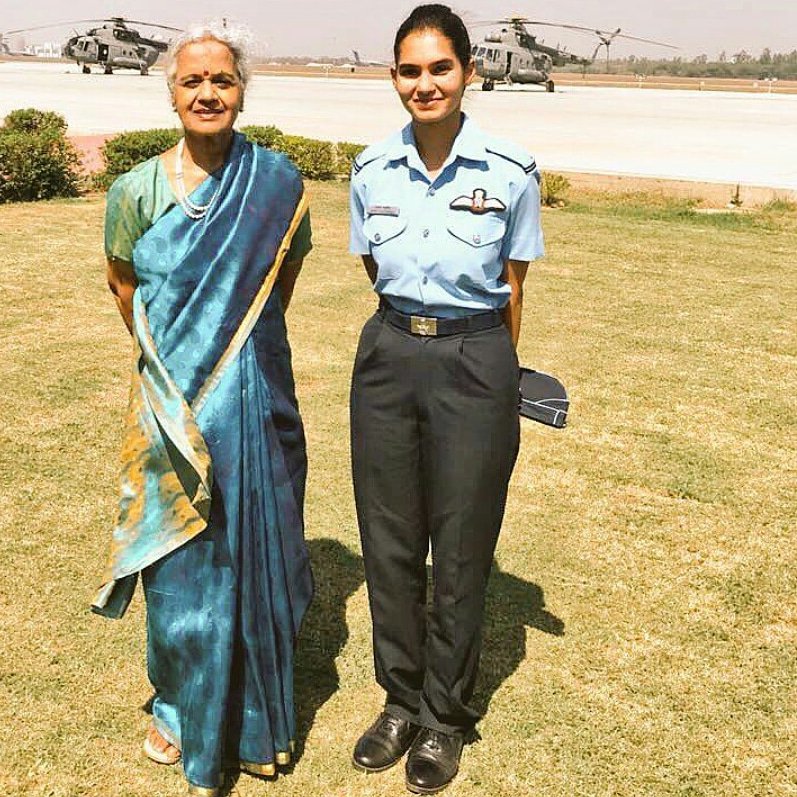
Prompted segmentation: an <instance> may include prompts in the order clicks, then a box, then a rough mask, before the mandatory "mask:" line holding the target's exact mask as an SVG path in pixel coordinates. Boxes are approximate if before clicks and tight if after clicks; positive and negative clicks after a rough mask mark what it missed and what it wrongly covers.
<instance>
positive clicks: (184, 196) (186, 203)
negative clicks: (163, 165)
mask: <svg viewBox="0 0 797 797" xmlns="http://www.w3.org/2000/svg"><path fill="white" fill-rule="evenodd" d="M184 147H185V139H184V138H181V139H180V141H179V142H178V143H177V154H176V155H175V160H176V163H175V166H174V179H175V182H176V183H177V201H178V202H179V203H180V207H181V208H182V209H183V213H185V215H186V216H188V218H189V219H194V221H198V220H199V219H203V218H204V217H205V215H206V214H207V212H208V211H209V210H210V207H211V205H212V204H213V203H214V202H215V201H216V197H217V196H218V195H219V189H220V188H221V182H219V185H218V186H217V188H216V190H215V191H214V192H213V196H212V197H211V198H210V200H209V201H208V202H207V204H205V205H195V204H194V203H193V202H192V201H191V200H190V199H189V198H188V192H187V191H186V190H185V182H184V180H183V149H184Z"/></svg>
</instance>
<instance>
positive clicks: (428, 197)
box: [350, 114, 544, 317]
mask: <svg viewBox="0 0 797 797" xmlns="http://www.w3.org/2000/svg"><path fill="white" fill-rule="evenodd" d="M350 211H351V228H350V251H351V252H352V254H358V255H371V256H372V257H373V258H374V260H375V262H376V264H377V277H376V282H375V284H374V290H376V292H377V293H378V294H380V295H381V296H383V297H385V298H386V299H387V300H388V301H389V303H390V304H391V305H392V306H393V307H395V308H396V309H397V310H399V311H401V312H405V313H408V314H418V315H434V316H438V317H457V316H463V315H470V314H472V313H477V312H483V311H486V310H493V309H499V308H501V307H503V306H504V305H505V304H506V303H507V302H508V300H509V296H510V294H511V288H510V287H509V285H508V284H507V283H505V282H504V281H503V280H502V279H501V275H502V273H503V269H504V263H505V261H506V260H521V261H529V260H534V259H536V258H538V257H541V256H542V254H543V252H544V247H543V237H542V230H541V228H540V192H539V172H538V171H537V166H536V163H535V162H534V159H533V158H532V157H531V156H529V155H528V154H527V153H526V152H524V151H523V150H522V149H521V148H519V147H517V146H515V145H514V144H510V143H509V142H505V141H502V140H500V139H496V138H493V137H492V136H487V135H486V134H484V133H483V132H482V131H481V130H479V128H478V127H476V125H475V124H474V123H473V122H471V121H470V120H469V119H468V118H467V116H465V115H464V114H463V121H462V125H461V127H460V131H459V133H458V134H457V137H456V139H455V140H454V145H453V147H452V151H451V154H450V155H449V157H448V159H447V161H446V163H445V164H444V165H443V168H442V169H441V171H440V173H439V174H438V175H437V177H436V178H435V179H434V180H430V179H429V177H428V174H427V172H426V169H425V167H424V165H423V162H422V161H421V159H420V156H419V155H418V151H417V148H416V146H415V140H414V136H413V133H412V126H411V125H407V127H405V128H404V129H403V130H402V131H401V132H400V133H399V134H397V135H395V136H393V137H391V138H390V139H388V140H387V141H385V142H382V143H381V144H377V145H375V146H373V147H369V148H368V149H366V150H365V151H364V152H363V153H362V154H361V155H360V156H359V157H358V158H357V159H356V160H355V163H354V167H353V170H352V179H351V204H350Z"/></svg>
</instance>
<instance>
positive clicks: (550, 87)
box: [545, 80, 554, 94]
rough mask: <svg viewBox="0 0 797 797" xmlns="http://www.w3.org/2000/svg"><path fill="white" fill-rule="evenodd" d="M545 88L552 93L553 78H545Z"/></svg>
mask: <svg viewBox="0 0 797 797" xmlns="http://www.w3.org/2000/svg"><path fill="white" fill-rule="evenodd" d="M545 90H546V91H547V92H548V93H549V94H553V90H554V85H553V80H547V81H546V82H545Z"/></svg>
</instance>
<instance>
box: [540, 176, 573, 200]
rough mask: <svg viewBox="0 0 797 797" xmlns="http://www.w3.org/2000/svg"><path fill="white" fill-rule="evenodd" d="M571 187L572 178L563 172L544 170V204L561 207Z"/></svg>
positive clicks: (541, 187) (542, 194) (542, 183)
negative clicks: (568, 177)
mask: <svg viewBox="0 0 797 797" xmlns="http://www.w3.org/2000/svg"><path fill="white" fill-rule="evenodd" d="M569 189H570V180H568V179H567V177H565V176H564V175H563V174H557V173H556V172H543V173H542V180H541V181H540V196H541V197H542V204H543V205H545V206H546V207H549V208H556V207H561V206H562V205H564V203H565V194H566V193H567V192H568V190H569Z"/></svg>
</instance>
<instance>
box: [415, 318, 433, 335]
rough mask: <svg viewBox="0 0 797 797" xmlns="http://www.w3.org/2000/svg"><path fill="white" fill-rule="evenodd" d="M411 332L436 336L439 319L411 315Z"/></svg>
mask: <svg viewBox="0 0 797 797" xmlns="http://www.w3.org/2000/svg"><path fill="white" fill-rule="evenodd" d="M410 332H412V334H413V335H422V336H423V337H434V336H435V335H437V319H436V318H426V317H424V316H422V315H411V316H410Z"/></svg>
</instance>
